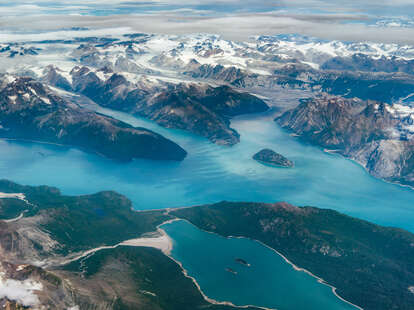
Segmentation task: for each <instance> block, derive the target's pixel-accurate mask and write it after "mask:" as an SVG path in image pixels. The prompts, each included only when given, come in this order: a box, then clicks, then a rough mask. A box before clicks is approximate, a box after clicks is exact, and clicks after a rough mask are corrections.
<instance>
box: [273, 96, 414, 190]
mask: <svg viewBox="0 0 414 310" xmlns="http://www.w3.org/2000/svg"><path fill="white" fill-rule="evenodd" d="M413 112H414V111H412V109H411V108H409V107H405V106H402V105H394V106H390V105H387V104H384V103H379V102H375V101H361V100H357V99H344V98H340V97H333V96H321V97H318V98H310V99H307V100H303V101H302V103H301V104H299V105H298V106H297V107H296V108H294V109H292V110H289V111H287V112H285V113H284V114H282V115H281V116H279V117H278V118H277V119H276V121H277V122H278V123H279V124H280V125H281V126H282V127H284V128H286V129H289V130H290V131H292V132H293V133H295V134H296V135H298V136H300V137H301V138H302V139H304V140H306V141H310V142H312V143H314V144H317V145H320V146H322V147H324V148H326V149H329V150H334V151H336V152H339V153H341V154H343V155H345V156H346V157H349V158H351V159H353V160H356V161H357V162H359V163H360V164H361V165H362V166H364V167H365V168H366V169H367V170H368V171H369V172H370V173H371V174H372V175H374V176H376V177H379V178H383V179H386V180H388V181H391V182H398V183H401V184H408V185H413V184H414V175H413V163H414V161H413V154H414V142H413V139H412V137H413V133H414V132H413V127H412V124H413V119H412V116H413Z"/></svg>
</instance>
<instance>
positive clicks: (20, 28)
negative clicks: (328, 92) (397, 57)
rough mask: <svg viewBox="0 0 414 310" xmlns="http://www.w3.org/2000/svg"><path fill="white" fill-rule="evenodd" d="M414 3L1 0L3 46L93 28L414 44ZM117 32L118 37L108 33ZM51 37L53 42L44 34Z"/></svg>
mask: <svg viewBox="0 0 414 310" xmlns="http://www.w3.org/2000/svg"><path fill="white" fill-rule="evenodd" d="M412 16H414V0H376V1H374V0H361V1H356V0H341V1H339V0H330V1H328V0H289V1H284V0H276V1H269V0H177V1H173V0H60V1H50V0H40V1H36V0H14V1H10V0H7V1H6V0H0V29H2V31H1V32H0V41H5V40H7V39H8V38H9V37H10V33H11V32H28V31H30V32H39V31H43V32H44V31H48V32H50V31H54V32H53V34H52V33H49V34H48V36H52V35H53V36H56V35H58V36H59V35H69V33H66V34H63V33H62V32H61V31H60V32H56V31H58V30H61V29H63V28H70V27H88V28H90V29H92V30H93V31H95V33H98V32H96V31H97V29H105V30H104V31H103V33H108V31H109V32H116V31H120V29H122V31H139V32H156V33H177V34H182V33H193V32H204V33H216V34H221V35H223V36H224V37H227V38H230V39H237V40H244V39H246V38H248V37H249V36H252V35H259V34H270V35H272V34H280V33H300V34H306V35H311V36H317V37H321V38H326V39H338V40H349V41H377V42H387V43H388V42H395V43H408V44H414V21H413V18H412ZM108 28H111V29H112V30H108ZM43 35H45V36H46V34H44V33H43Z"/></svg>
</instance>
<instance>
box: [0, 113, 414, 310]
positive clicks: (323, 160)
mask: <svg viewBox="0 0 414 310" xmlns="http://www.w3.org/2000/svg"><path fill="white" fill-rule="evenodd" d="M96 109H97V110H99V111H100V112H103V113H106V114H108V115H113V116H115V117H117V118H119V119H122V120H124V121H126V122H129V123H131V124H133V125H135V126H144V127H147V128H150V129H153V130H155V131H157V132H159V133H161V134H163V135H164V136H166V137H169V138H171V139H173V140H174V141H176V142H178V143H179V144H180V145H181V146H183V147H184V148H185V149H186V150H187V151H188V157H187V158H186V159H185V160H184V161H183V162H160V161H151V160H136V161H134V162H131V163H127V164H125V163H117V162H114V161H111V160H108V159H105V158H101V157H98V156H95V155H93V154H86V153H84V152H82V151H79V150H76V149H70V148H63V147H57V146H50V145H40V144H34V143H21V142H10V141H2V140H0V177H3V178H7V179H10V180H13V181H16V182H18V183H22V184H30V185H40V184H47V185H53V186H56V187H59V188H60V189H61V190H62V191H63V193H65V194H89V193H93V192H96V191H100V190H116V191H118V192H120V193H122V194H125V195H126V196H128V197H129V198H130V199H131V200H132V201H133V204H134V207H135V208H136V209H140V210H144V209H160V208H165V207H179V206H188V205H194V204H204V203H213V202H217V201H221V200H232V201H264V202H276V201H287V202H290V203H293V204H296V205H313V206H318V207H322V208H332V209H336V210H339V211H342V212H344V213H347V214H350V215H354V216H358V217H360V218H364V219H368V220H371V221H373V222H376V223H379V224H384V225H392V226H398V227H401V228H405V229H407V230H410V231H413V232H414V191H413V190H411V189H409V188H406V187H401V186H398V185H393V184H389V183H385V182H383V181H381V180H378V179H375V178H373V177H371V176H370V175H369V174H368V173H366V172H365V170H364V169H363V168H361V167H360V166H359V165H357V164H355V163H353V162H352V161H349V160H346V159H344V158H342V157H341V156H337V155H330V154H327V153H324V152H323V151H322V150H321V149H319V148H317V147H314V146H311V145H308V144H305V143H302V142H300V141H299V140H298V139H296V138H293V137H292V136H290V135H289V133H287V132H285V131H284V130H282V129H280V128H279V127H278V126H277V124H275V123H274V122H273V121H272V118H273V116H272V115H271V114H263V115H261V116H252V117H248V118H246V117H245V118H238V119H235V120H234V121H233V122H232V126H233V127H234V128H235V129H237V130H238V131H239V133H240V134H241V142H240V143H239V144H238V145H236V146H234V147H223V146H217V145H214V144H212V143H210V142H209V141H207V140H206V139H204V138H200V137H197V136H194V135H192V134H189V133H186V132H183V131H178V130H170V129H164V128H160V127H159V126H157V125H156V124H155V123H153V122H150V121H147V120H144V119H140V118H136V117H133V116H130V115H128V114H124V113H120V112H114V111H110V110H106V109H102V108H96ZM264 147H269V148H272V149H274V150H275V151H277V152H280V153H281V154H283V155H285V156H287V157H288V158H289V159H291V160H293V161H294V162H295V167H294V168H292V169H285V168H272V167H268V166H264V165H261V164H259V163H257V162H255V161H254V160H252V159H251V156H252V155H253V154H254V153H256V152H257V151H259V150H260V149H261V148H264ZM167 231H168V232H169V233H170V234H171V236H172V238H173V239H174V242H175V248H174V251H173V256H174V257H175V258H177V259H178V260H180V261H182V262H183V264H184V267H186V268H187V269H188V270H189V271H190V274H191V275H193V276H194V277H195V278H196V279H197V280H198V281H199V283H200V284H201V288H202V289H203V290H204V291H205V292H206V293H207V295H208V296H210V297H212V298H217V299H219V300H228V301H232V302H233V303H236V304H250V303H254V304H259V305H262V306H271V305H273V306H279V309H289V310H296V309H321V310H331V309H346V308H347V307H349V306H347V305H346V304H344V303H343V302H341V301H340V300H339V299H337V298H335V296H334V295H333V294H332V292H331V291H330V290H329V288H327V287H326V286H323V285H322V284H318V283H317V282H316V281H315V280H314V279H313V278H311V277H309V276H307V275H306V274H304V273H302V272H297V271H293V270H292V268H291V266H290V265H289V264H287V263H285V262H284V261H283V260H281V258H280V257H279V256H278V255H277V254H275V253H273V252H271V251H270V250H268V249H266V248H265V247H263V246H260V245H259V244H257V243H255V242H253V241H249V240H246V239H236V240H233V239H231V240H226V239H223V238H219V237H217V236H212V235H209V234H206V233H203V232H200V231H199V230H197V229H195V228H194V227H192V226H191V225H186V224H182V223H179V224H178V223H176V224H174V225H169V226H168V227H167ZM212 253H214V256H213V257H212V256H211V255H212ZM235 256H236V257H238V256H241V257H242V258H245V259H247V260H248V261H249V262H252V263H253V266H252V268H251V269H248V270H244V269H242V266H238V265H234V263H233V260H234V258H235ZM203 262H204V263H203ZM226 267H231V268H233V269H235V270H237V271H239V274H238V275H237V278H236V279H234V277H233V276H234V275H232V274H231V273H229V272H226V271H223V270H224V269H225V268H226ZM289 292H291V293H289ZM300 303H302V304H301V305H302V306H305V307H302V306H298V305H299V304H300ZM308 305H312V307H313V308H309V307H308ZM273 306H272V307H273Z"/></svg>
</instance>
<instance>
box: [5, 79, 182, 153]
mask: <svg viewBox="0 0 414 310" xmlns="http://www.w3.org/2000/svg"><path fill="white" fill-rule="evenodd" d="M0 124H1V127H0V137H2V138H9V139H18V140H31V141H40V142H45V143H55V144H61V145H66V146H74V147H78V148H81V149H84V150H87V151H90V152H94V153H98V154H101V155H104V156H106V157H109V158H112V159H117V160H126V161H128V160H132V159H134V158H150V159H163V160H182V159H183V158H184V157H185V156H186V152H185V151H184V150H183V149H182V148H181V147H179V146H178V145H177V144H175V143H174V142H172V141H170V140H168V139H166V138H164V137H162V136H160V135H158V134H156V133H154V132H152V131H149V130H147V129H144V128H134V127H132V126H130V125H128V124H126V123H123V122H121V121H118V120H115V119H113V118H110V117H107V116H103V115H100V114H97V113H93V112H89V111H87V110H85V109H82V108H80V107H79V106H77V105H75V104H72V103H70V102H68V101H66V100H65V99H63V98H62V97H60V96H59V95H58V94H57V93H56V92H53V91H52V90H51V89H50V88H48V87H47V86H45V85H44V84H42V83H40V82H37V81H35V80H33V79H31V78H14V77H10V76H6V77H5V78H4V79H3V80H2V84H1V88H0Z"/></svg>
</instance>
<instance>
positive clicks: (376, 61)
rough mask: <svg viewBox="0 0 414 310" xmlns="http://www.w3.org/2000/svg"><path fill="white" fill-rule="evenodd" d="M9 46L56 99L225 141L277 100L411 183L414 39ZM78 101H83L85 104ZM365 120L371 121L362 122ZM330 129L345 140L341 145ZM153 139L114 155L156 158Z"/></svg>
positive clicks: (349, 152) (126, 38)
mask: <svg viewBox="0 0 414 310" xmlns="http://www.w3.org/2000/svg"><path fill="white" fill-rule="evenodd" d="M80 33H81V31H80ZM1 48H2V50H3V52H2V53H0V59H2V58H3V59H7V58H10V57H11V56H12V55H11V52H12V51H21V52H19V53H14V55H13V56H14V57H13V58H14V59H13V63H12V64H11V66H10V68H7V67H6V70H7V71H8V74H12V75H14V76H29V77H31V78H32V79H33V81H37V82H38V83H43V84H44V85H45V87H48V85H49V86H50V87H52V88H53V91H54V92H55V93H56V95H55V96H61V97H65V95H64V94H63V93H60V94H58V92H62V91H65V92H68V93H69V94H70V95H71V96H72V98H75V97H76V96H79V95H82V96H86V97H88V98H89V99H91V100H93V101H94V102H95V103H97V104H99V105H101V106H103V107H107V108H111V109H115V110H120V111H124V112H127V113H131V114H133V115H137V116H141V117H145V118H148V119H151V120H154V121H155V122H157V123H158V124H160V125H162V126H164V127H168V128H178V129H183V130H188V131H190V132H192V133H195V134H197V135H200V136H203V137H206V138H208V139H210V140H211V141H212V142H214V143H217V144H225V145H234V144H236V143H238V141H239V139H240V138H239V134H238V133H237V132H236V131H235V130H234V129H233V128H231V124H230V120H231V118H232V117H234V116H238V115H243V114H250V113H257V112H265V111H267V110H268V109H269V107H272V108H273V109H272V111H273V110H276V111H279V112H280V114H282V113H283V112H286V110H291V111H290V112H288V114H284V116H282V117H279V120H278V122H279V123H280V124H282V126H284V127H286V128H289V129H291V130H293V131H294V132H295V133H297V134H298V135H301V136H302V137H306V139H308V140H312V141H313V142H314V143H317V144H319V145H321V146H323V147H326V148H335V149H339V151H340V152H341V153H342V154H344V155H345V156H348V157H350V158H353V159H355V160H357V161H358V162H360V163H362V164H363V165H364V167H366V168H367V169H368V171H370V172H371V173H372V174H373V175H375V176H378V177H381V178H385V179H387V180H391V181H395V182H400V183H404V184H411V183H412V181H413V179H412V176H411V172H410V171H411V170H410V169H411V154H412V147H411V145H412V142H411V139H412V123H413V118H412V113H411V105H412V98H414V74H413V70H412V69H413V68H414V47H413V46H408V45H406V46H404V45H397V44H379V43H370V42H362V43H353V42H341V41H327V40H319V39H316V38H312V37H306V36H300V35H278V36H258V37H255V38H251V40H250V41H246V42H235V41H229V40H225V39H222V38H221V37H220V36H217V35H202V34H199V35H182V36H179V35H152V34H143V33H137V34H127V35H119V36H113V37H81V36H80V37H79V38H77V39H71V40H57V41H39V42H27V43H24V42H22V43H10V44H2V47H1ZM52 59H53V61H52ZM16 61H18V62H16ZM33 83H34V82H33ZM283 88H284V89H286V88H287V89H294V90H295V91H297V92H302V93H303V97H304V98H305V97H309V96H312V94H316V95H318V94H322V97H324V96H325V97H326V96H327V97H326V98H328V97H329V96H336V98H337V99H335V100H334V99H329V100H328V99H327V100H325V101H326V102H330V103H329V104H322V102H324V100H323V99H320V98H319V99H310V100H308V101H306V102H307V103H301V104H300V103H299V102H298V101H296V102H293V101H289V102H286V103H283V102H281V100H280V99H279V98H278V90H280V89H283ZM325 93H328V94H329V95H324V94H325ZM10 96H11V97H13V96H14V95H13V94H11V95H10ZM10 96H7V98H9V97H10ZM65 98H66V97H65ZM332 98H334V97H332ZM354 98H357V99H354ZM66 99H67V98H66ZM7 100H9V99H7ZM19 100H20V99H19ZM370 100H374V101H376V103H372V102H371V101H370ZM52 101H53V100H52ZM7 102H9V101H7ZM353 102H358V103H353ZM9 103H10V102H9ZM296 106H298V107H297V108H296ZM375 106H378V107H380V109H379V110H375V109H373V108H372V107H375ZM81 108H82V105H78V108H77V111H81ZM295 108H296V110H292V109H295ZM361 111H364V112H361ZM392 111H394V112H395V113H394V112H392ZM359 113H363V117H364V118H360V115H359ZM88 115H92V114H88ZM321 115H325V118H323V117H321ZM99 117H101V118H102V117H103V116H99ZM361 119H364V120H365V121H366V123H367V124H371V125H372V126H371V127H367V126H366V125H364V124H362V123H361ZM112 122H114V121H112ZM309 123H312V124H314V125H315V128H317V130H316V131H315V132H313V131H312V130H313V127H312V128H311V129H306V128H307V127H306V126H308V127H309ZM344 124H347V126H348V127H346V126H345V125H344ZM141 130H143V129H141ZM318 130H321V132H323V133H324V135H322V134H321V133H320V132H319V131H318ZM4 132H5V131H3V136H5V137H6V136H7V135H6V134H5V133H4ZM34 132H35V131H33V133H34ZM328 132H329V134H328ZM330 135H331V136H334V137H335V138H336V139H337V140H338V141H336V143H334V140H335V139H334V138H332V137H331V136H330ZM366 135H368V136H366ZM10 137H12V136H10ZM153 137H155V136H153ZM347 137H349V139H348V138H347ZM358 137H359V138H360V139H359V138H358ZM14 138H16V137H14ZM33 139H34V138H33ZM54 139H55V140H53V139H52V140H51V141H53V142H56V143H62V144H75V143H72V142H71V141H70V140H68V141H66V142H64V143H63V142H62V138H54ZM49 140H50V137H49ZM77 140H78V141H80V140H82V139H77ZM357 140H358V141H357ZM59 141H60V142H59ZM154 141H155V140H154ZM154 141H153V142H154ZM157 141H161V140H160V139H158V140H157ZM162 141H164V142H165V143H166V140H162ZM391 144H392V146H391ZM99 145H100V148H99V147H98V146H94V147H93V148H95V151H96V152H99V153H105V151H104V150H103V149H102V147H103V145H106V143H99ZM145 145H146V149H150V148H152V149H153V150H154V151H148V153H147V154H144V153H139V152H137V153H136V154H133V155H132V153H133V152H132V151H128V153H129V154H128V155H126V154H123V155H120V154H118V155H115V154H111V156H109V157H116V156H118V157H120V158H128V159H130V158H134V157H146V158H157V155H155V154H161V153H159V152H158V151H155V149H157V148H159V147H161V146H160V145H158V146H151V147H150V145H151V143H150V142H148V143H147V142H146V144H145ZM78 146H79V147H82V148H85V147H86V146H85V145H78ZM170 146H171V144H170ZM89 147H90V146H89ZM171 147H172V146H171ZM390 148H391V149H392V152H389V151H388V150H390ZM397 150H398V151H397ZM106 152H107V153H108V152H109V151H106ZM130 152H132V153H130ZM150 153H151V154H150ZM163 153H165V152H163ZM166 154H170V155H163V156H164V157H168V159H178V160H179V159H182V158H183V157H184V156H185V153H184V152H183V151H182V150H180V151H179V148H177V147H175V151H169V152H166ZM106 155H107V156H108V154H106ZM159 156H161V155H159ZM161 157H162V156H161Z"/></svg>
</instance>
